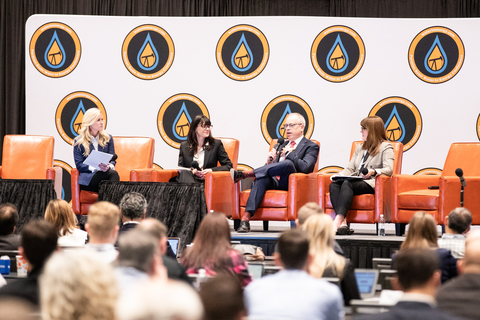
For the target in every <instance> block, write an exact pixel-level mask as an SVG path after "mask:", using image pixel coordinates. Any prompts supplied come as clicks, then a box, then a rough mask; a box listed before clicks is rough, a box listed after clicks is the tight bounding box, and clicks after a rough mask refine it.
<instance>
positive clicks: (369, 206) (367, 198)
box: [325, 193, 375, 210]
mask: <svg viewBox="0 0 480 320" xmlns="http://www.w3.org/2000/svg"><path fill="white" fill-rule="evenodd" d="M326 198H327V199H326V200H327V203H326V206H325V207H326V208H333V206H332V202H331V201H330V193H327V194H326ZM350 209H351V210H374V209H375V196H374V195H373V194H361V195H358V196H354V197H353V202H352V207H351V208H350Z"/></svg>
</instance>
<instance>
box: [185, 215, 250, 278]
mask: <svg viewBox="0 0 480 320" xmlns="http://www.w3.org/2000/svg"><path fill="white" fill-rule="evenodd" d="M230 241H231V238H230V227H229V225H228V222H227V218H225V215H224V214H223V213H220V212H211V213H209V214H207V215H206V216H205V218H203V220H202V222H201V223H200V226H199V227H198V230H197V232H196V234H195V238H194V239H193V246H191V247H190V248H187V249H186V250H185V252H184V257H183V259H182V264H183V265H184V266H185V268H187V273H188V274H196V273H198V270H199V269H205V271H206V275H207V276H212V275H216V274H217V273H220V272H226V273H231V274H236V275H237V276H238V277H239V279H240V282H241V284H242V286H246V285H247V284H249V283H250V282H251V281H252V277H251V276H250V274H249V273H248V268H247V264H246V262H245V260H244V258H243V255H242V254H241V253H240V252H238V251H237V250H234V249H232V247H231V244H230Z"/></svg>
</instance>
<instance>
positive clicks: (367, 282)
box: [355, 269, 378, 298]
mask: <svg viewBox="0 0 480 320" xmlns="http://www.w3.org/2000/svg"><path fill="white" fill-rule="evenodd" d="M355 279H356V280H357V286H358V291H359V292H360V295H361V296H362V298H365V297H367V298H368V297H373V296H374V295H375V290H376V288H377V280H378V270H375V269H355Z"/></svg>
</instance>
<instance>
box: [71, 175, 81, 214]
mask: <svg viewBox="0 0 480 320" xmlns="http://www.w3.org/2000/svg"><path fill="white" fill-rule="evenodd" d="M70 176H71V189H72V209H73V212H74V213H75V214H81V212H80V185H79V184H78V176H79V172H78V170H77V169H72V171H71V172H70Z"/></svg>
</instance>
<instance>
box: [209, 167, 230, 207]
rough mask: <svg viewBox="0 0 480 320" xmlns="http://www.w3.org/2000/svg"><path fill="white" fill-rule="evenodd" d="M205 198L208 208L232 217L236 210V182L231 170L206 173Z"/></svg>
mask: <svg viewBox="0 0 480 320" xmlns="http://www.w3.org/2000/svg"><path fill="white" fill-rule="evenodd" d="M205 199H206V201H207V208H208V210H209V211H210V210H215V211H218V212H223V213H224V214H225V215H226V216H227V217H231V216H232V215H233V212H234V210H235V204H236V203H235V199H236V197H235V184H234V183H233V180H232V177H231V176H230V172H228V171H215V172H209V173H207V174H206V175H205Z"/></svg>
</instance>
